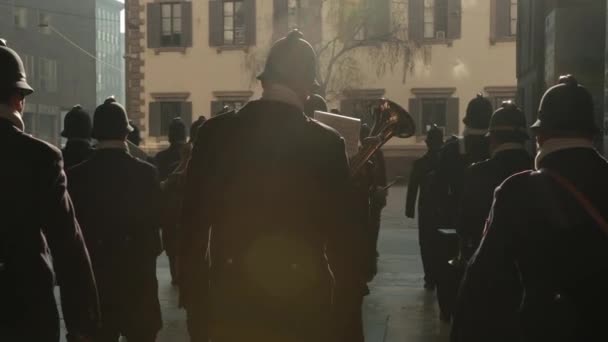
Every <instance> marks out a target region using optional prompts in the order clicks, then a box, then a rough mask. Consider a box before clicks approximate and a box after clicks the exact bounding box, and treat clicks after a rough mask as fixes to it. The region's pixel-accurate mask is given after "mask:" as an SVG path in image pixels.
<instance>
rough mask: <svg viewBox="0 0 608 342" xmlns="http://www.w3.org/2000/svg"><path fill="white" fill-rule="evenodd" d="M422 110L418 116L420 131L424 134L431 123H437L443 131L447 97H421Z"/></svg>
mask: <svg viewBox="0 0 608 342" xmlns="http://www.w3.org/2000/svg"><path fill="white" fill-rule="evenodd" d="M421 102H422V112H421V117H420V123H421V126H422V127H420V129H421V133H422V134H423V135H426V133H427V132H428V131H429V129H430V128H431V127H432V126H433V125H437V126H438V127H439V128H441V129H443V130H444V132H445V127H446V116H447V99H444V98H443V99H442V98H428V99H422V100H421Z"/></svg>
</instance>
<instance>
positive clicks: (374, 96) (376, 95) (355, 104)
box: [340, 89, 385, 127]
mask: <svg viewBox="0 0 608 342" xmlns="http://www.w3.org/2000/svg"><path fill="white" fill-rule="evenodd" d="M384 93H385V90H384V89H353V90H348V91H345V92H344V95H345V96H346V98H345V99H344V100H342V101H341V102H340V111H341V112H342V115H347V116H350V117H353V118H357V119H360V120H361V123H364V124H367V125H368V126H370V127H372V126H373V123H374V110H376V109H377V108H378V103H379V102H378V100H379V99H381V98H382V97H383V96H384Z"/></svg>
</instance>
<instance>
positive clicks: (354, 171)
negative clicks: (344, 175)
mask: <svg viewBox="0 0 608 342" xmlns="http://www.w3.org/2000/svg"><path fill="white" fill-rule="evenodd" d="M379 102H380V103H379V106H378V107H377V108H375V112H374V126H373V127H372V130H371V133H370V135H369V137H367V138H365V139H363V141H362V142H361V145H362V146H361V149H360V150H359V152H358V153H357V154H356V155H354V156H353V157H352V158H351V160H350V175H351V178H356V177H358V175H359V174H360V173H361V171H362V170H363V168H364V167H365V165H366V164H367V162H368V161H369V160H370V158H372V156H373V155H374V153H376V151H378V150H379V149H380V148H381V147H382V146H383V145H384V144H385V143H386V142H387V141H389V140H390V139H391V138H392V137H398V138H409V137H411V136H413V135H414V134H415V133H416V124H415V123H414V119H412V116H411V115H410V113H408V111H407V110H405V108H403V107H401V106H400V105H398V104H396V103H395V102H393V101H390V100H387V99H381V100H379Z"/></svg>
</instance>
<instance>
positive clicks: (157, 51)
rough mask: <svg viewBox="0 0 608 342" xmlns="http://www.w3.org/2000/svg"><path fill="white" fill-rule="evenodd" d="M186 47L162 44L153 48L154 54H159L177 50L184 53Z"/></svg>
mask: <svg viewBox="0 0 608 342" xmlns="http://www.w3.org/2000/svg"><path fill="white" fill-rule="evenodd" d="M186 50H187V47H185V46H164V47H159V48H154V54H156V55H159V54H161V53H166V52H179V53H182V54H186Z"/></svg>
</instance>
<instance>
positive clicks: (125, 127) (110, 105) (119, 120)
mask: <svg viewBox="0 0 608 342" xmlns="http://www.w3.org/2000/svg"><path fill="white" fill-rule="evenodd" d="M131 132H133V127H131V125H130V124H129V118H128V117H127V111H126V110H125V108H124V107H123V106H122V105H120V104H119V103H118V102H116V99H115V98H114V97H112V96H111V97H108V98H107V99H106V100H105V101H104V102H103V104H102V105H100V106H99V107H97V109H95V115H94V116H93V138H95V139H97V140H114V139H123V138H124V137H125V135H127V134H128V133H131Z"/></svg>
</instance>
